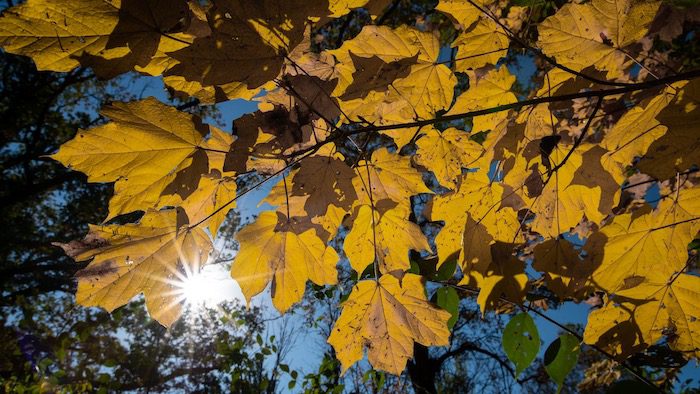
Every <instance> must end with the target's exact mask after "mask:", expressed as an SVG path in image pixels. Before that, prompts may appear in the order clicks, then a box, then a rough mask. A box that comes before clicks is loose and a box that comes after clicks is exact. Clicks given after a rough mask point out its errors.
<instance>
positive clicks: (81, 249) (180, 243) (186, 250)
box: [61, 210, 212, 326]
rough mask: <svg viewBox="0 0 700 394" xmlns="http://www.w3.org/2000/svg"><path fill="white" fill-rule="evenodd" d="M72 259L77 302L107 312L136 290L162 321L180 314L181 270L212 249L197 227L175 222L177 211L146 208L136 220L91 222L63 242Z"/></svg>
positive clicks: (191, 266) (166, 322)
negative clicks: (80, 236)
mask: <svg viewBox="0 0 700 394" xmlns="http://www.w3.org/2000/svg"><path fill="white" fill-rule="evenodd" d="M61 246H62V247H63V248H64V249H65V250H66V252H67V253H68V254H69V255H71V257H73V258H74V259H75V260H76V261H87V260H90V259H92V261H90V263H89V264H88V266H87V267H85V268H84V269H82V270H80V271H78V273H77V274H76V276H77V278H78V291H77V293H76V296H75V297H76V301H77V302H78V303H79V304H80V305H83V306H99V307H101V308H104V309H106V310H108V311H110V312H111V311H113V310H114V309H116V308H118V307H120V306H122V305H124V304H126V303H127V302H129V300H131V299H132V298H133V297H135V296H136V295H138V294H139V293H143V294H144V296H145V298H146V307H147V308H148V312H149V313H150V315H151V316H152V317H153V318H154V319H156V320H158V321H159V322H160V323H161V324H163V325H165V326H169V325H171V324H172V323H173V322H175V320H177V318H178V317H179V316H180V313H181V309H182V305H181V303H182V301H183V300H184V295H183V294H182V286H183V285H182V282H183V280H185V279H186V277H185V275H186V274H187V273H188V272H191V271H192V270H193V269H194V268H196V267H199V266H200V265H201V264H204V263H205V262H206V260H207V256H208V254H209V251H210V249H211V246H212V245H211V241H210V239H209V236H207V234H206V233H205V232H204V231H203V230H201V229H198V228H193V229H187V228H180V229H178V227H177V218H176V212H175V210H167V211H149V212H147V213H146V214H145V215H144V216H143V218H141V220H140V221H139V223H137V224H125V225H109V226H94V225H91V226H90V232H89V233H88V235H87V236H86V237H85V239H84V240H82V241H73V242H71V243H69V244H66V245H61Z"/></svg>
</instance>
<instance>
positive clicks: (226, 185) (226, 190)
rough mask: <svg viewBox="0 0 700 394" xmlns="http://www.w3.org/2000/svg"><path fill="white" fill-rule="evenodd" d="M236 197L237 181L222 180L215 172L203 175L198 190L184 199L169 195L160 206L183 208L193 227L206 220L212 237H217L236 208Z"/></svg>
mask: <svg viewBox="0 0 700 394" xmlns="http://www.w3.org/2000/svg"><path fill="white" fill-rule="evenodd" d="M235 197H236V181H235V180H234V179H233V178H230V177H223V178H222V177H221V174H220V173H219V172H218V171H214V172H212V173H210V174H207V175H202V176H201V178H200V179H199V183H198V185H197V189H196V190H195V191H193V192H192V193H191V194H189V195H187V196H186V197H185V198H184V199H183V198H182V196H181V195H179V194H173V195H168V196H164V197H163V198H161V200H160V204H161V205H164V206H167V205H173V206H178V207H181V208H182V209H184V210H185V213H187V217H188V219H189V222H190V224H192V225H194V224H196V223H199V222H200V221H202V220H206V221H207V223H208V228H209V231H210V232H211V235H212V237H216V233H217V231H218V230H219V226H221V223H223V222H224V219H226V214H227V213H228V211H229V210H230V209H232V208H235V207H236V204H235V202H233V203H232V201H234V199H235ZM224 208H226V209H224ZM217 211H218V212H217Z"/></svg>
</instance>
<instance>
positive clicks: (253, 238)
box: [231, 211, 338, 313]
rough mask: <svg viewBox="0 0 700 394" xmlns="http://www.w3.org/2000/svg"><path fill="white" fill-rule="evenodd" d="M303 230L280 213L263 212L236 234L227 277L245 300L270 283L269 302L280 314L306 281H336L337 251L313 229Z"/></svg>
mask: <svg viewBox="0 0 700 394" xmlns="http://www.w3.org/2000/svg"><path fill="white" fill-rule="evenodd" d="M299 227H301V226H299ZM304 230H305V231H301V229H298V228H297V226H296V225H295V223H294V222H293V221H292V220H287V218H286V217H285V216H284V215H282V214H281V213H278V212H274V211H272V212H271V211H265V212H262V213H261V214H260V216H258V218H257V219H256V220H255V222H253V223H251V224H249V225H247V226H245V227H244V228H243V229H242V230H241V231H239V232H238V233H237V234H236V240H237V241H238V242H239V244H240V251H239V252H238V254H237V255H236V258H235V259H234V261H233V265H232V266H231V276H232V277H233V278H234V279H235V280H236V281H237V282H238V284H239V285H240V286H241V291H242V292H243V295H244V296H245V297H246V300H248V302H250V299H251V298H252V297H253V296H255V295H257V294H259V293H261V292H262V291H263V290H265V287H267V285H268V284H270V285H271V292H272V304H273V305H274V306H275V308H277V310H278V311H280V312H282V313H284V312H286V311H287V310H288V309H289V308H290V307H291V306H292V305H293V304H294V303H296V302H298V301H300V300H301V298H302V296H303V295H304V290H305V289H306V282H307V281H308V280H311V281H312V282H314V283H316V284H317V285H321V286H322V285H329V284H335V283H337V274H336V268H335V265H336V264H337V263H338V254H337V253H336V252H335V250H334V249H333V248H331V247H328V246H326V245H325V244H324V243H323V241H322V240H321V239H320V238H319V237H318V235H316V232H315V231H314V230H313V229H308V230H306V229H304Z"/></svg>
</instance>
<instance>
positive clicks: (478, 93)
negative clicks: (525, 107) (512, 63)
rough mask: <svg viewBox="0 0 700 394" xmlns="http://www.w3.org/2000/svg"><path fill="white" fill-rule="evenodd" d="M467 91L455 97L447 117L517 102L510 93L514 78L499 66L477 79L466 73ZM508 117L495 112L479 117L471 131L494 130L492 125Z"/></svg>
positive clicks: (502, 112)
mask: <svg viewBox="0 0 700 394" xmlns="http://www.w3.org/2000/svg"><path fill="white" fill-rule="evenodd" d="M467 74H468V75H469V81H470V86H469V89H468V90H467V91H466V92H464V93H462V94H461V95H459V96H458V97H457V101H456V102H455V103H454V105H453V106H452V108H451V109H450V110H449V112H447V115H454V114H460V113H464V112H471V111H476V110H479V109H485V108H491V107H497V106H499V105H503V104H510V103H514V102H516V101H517V98H516V97H515V94H513V92H511V91H510V88H511V86H513V83H515V76H514V75H512V74H511V73H510V72H509V71H508V68H507V67H505V66H501V67H500V68H498V69H493V70H491V71H489V72H487V73H486V74H485V75H484V76H482V77H478V76H477V74H476V73H474V72H471V71H470V72H468V73H467ZM507 117H508V111H501V112H496V113H493V114H489V115H481V116H477V117H475V118H474V120H473V122H474V124H473V126H472V131H473V132H479V131H486V130H491V129H493V128H494V125H496V124H498V123H500V122H502V121H503V120H504V119H506V118H507Z"/></svg>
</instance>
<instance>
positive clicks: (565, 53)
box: [538, 0, 660, 78]
mask: <svg viewBox="0 0 700 394" xmlns="http://www.w3.org/2000/svg"><path fill="white" fill-rule="evenodd" d="M659 4H660V2H658V1H643V2H633V1H631V0H593V1H592V2H590V3H585V4H576V3H569V4H565V5H564V6H563V7H562V8H561V9H560V10H559V11H557V13H556V14H554V15H552V16H550V17H549V18H547V19H545V20H544V21H543V22H542V23H541V24H540V25H539V26H538V32H539V41H538V45H539V46H540V48H542V50H543V51H544V53H546V54H547V55H549V56H553V57H554V58H555V59H556V60H557V61H558V62H559V63H560V64H563V65H564V66H567V67H569V68H571V69H573V70H574V71H581V70H583V69H584V68H587V67H589V66H595V67H596V68H597V69H599V70H601V71H606V72H607V75H608V78H615V77H619V76H621V74H622V70H623V68H624V67H625V66H624V64H625V63H626V62H625V60H626V59H625V57H626V55H625V53H624V52H623V51H622V49H624V48H625V47H627V46H629V45H631V44H633V43H635V42H636V41H637V40H639V39H640V38H642V37H643V36H644V35H645V34H646V33H647V30H648V27H649V24H650V23H651V21H652V20H653V19H654V16H655V15H656V10H657V9H658V8H659Z"/></svg>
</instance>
